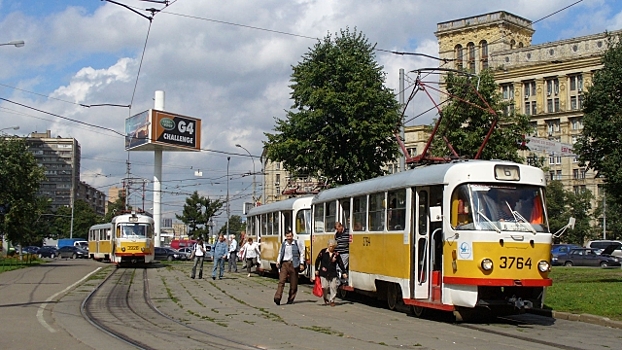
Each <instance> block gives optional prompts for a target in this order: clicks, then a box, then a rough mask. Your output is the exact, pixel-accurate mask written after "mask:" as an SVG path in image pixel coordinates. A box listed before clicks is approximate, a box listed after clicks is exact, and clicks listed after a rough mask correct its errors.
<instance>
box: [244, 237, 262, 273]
mask: <svg viewBox="0 0 622 350" xmlns="http://www.w3.org/2000/svg"><path fill="white" fill-rule="evenodd" d="M242 251H243V252H244V255H243V257H242V259H243V261H246V272H248V277H251V268H252V267H253V266H255V269H257V267H259V263H258V262H257V258H259V256H260V255H261V252H260V251H259V243H257V242H253V237H248V241H247V242H246V243H245V244H244V247H242Z"/></svg>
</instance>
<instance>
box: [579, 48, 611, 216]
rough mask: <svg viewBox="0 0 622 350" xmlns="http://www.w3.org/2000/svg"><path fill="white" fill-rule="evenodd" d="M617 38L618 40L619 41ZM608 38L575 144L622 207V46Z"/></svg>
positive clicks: (584, 105)
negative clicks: (600, 67) (606, 47)
mask: <svg viewBox="0 0 622 350" xmlns="http://www.w3.org/2000/svg"><path fill="white" fill-rule="evenodd" d="M616 39H618V40H616ZM619 39H620V37H618V38H613V37H611V36H609V37H608V49H607V51H605V53H604V55H603V57H602V63H603V68H602V69H600V70H598V71H596V72H595V73H594V78H593V85H592V86H591V87H589V88H588V90H587V92H585V94H584V100H583V113H584V115H583V132H582V134H581V135H580V136H579V138H578V139H577V142H576V143H575V145H574V151H575V152H576V153H577V154H578V155H579V162H580V163H581V165H587V166H588V167H589V168H592V169H594V171H595V172H596V173H597V174H598V176H600V177H602V178H603V179H604V182H605V189H606V191H607V193H608V194H609V195H610V196H611V197H610V198H611V199H612V200H613V201H615V202H616V203H618V204H622V167H620V164H621V163H622V146H621V145H622V134H620V130H622V80H621V79H620V76H621V74H622V43H620V40H619Z"/></svg>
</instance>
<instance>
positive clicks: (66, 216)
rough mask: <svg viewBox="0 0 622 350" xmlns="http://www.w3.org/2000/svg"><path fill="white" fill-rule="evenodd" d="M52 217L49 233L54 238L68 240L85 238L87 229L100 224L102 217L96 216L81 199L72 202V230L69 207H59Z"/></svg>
mask: <svg viewBox="0 0 622 350" xmlns="http://www.w3.org/2000/svg"><path fill="white" fill-rule="evenodd" d="M53 216H54V220H53V221H52V226H51V228H50V231H51V232H52V233H53V235H54V236H55V237H56V238H69V236H72V237H74V238H78V237H80V238H87V237H88V232H89V228H91V226H93V225H95V224H97V223H101V222H102V217H100V216H98V215H97V213H95V210H94V209H93V207H91V206H90V205H89V204H88V203H87V202H85V201H84V200H82V199H78V200H76V201H75V202H74V208H73V228H72V222H71V217H72V213H71V207H59V208H58V209H57V210H56V212H55V213H54V215H53Z"/></svg>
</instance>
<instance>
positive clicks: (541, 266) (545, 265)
mask: <svg viewBox="0 0 622 350" xmlns="http://www.w3.org/2000/svg"><path fill="white" fill-rule="evenodd" d="M538 270H540V272H547V271H550V270H551V265H550V264H549V262H548V261H546V260H542V261H540V262H539V263H538Z"/></svg>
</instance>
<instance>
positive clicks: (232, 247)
mask: <svg viewBox="0 0 622 350" xmlns="http://www.w3.org/2000/svg"><path fill="white" fill-rule="evenodd" d="M238 249H239V247H238V241H236V240H235V235H230V236H229V272H231V267H232V266H233V270H234V272H238Z"/></svg>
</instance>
